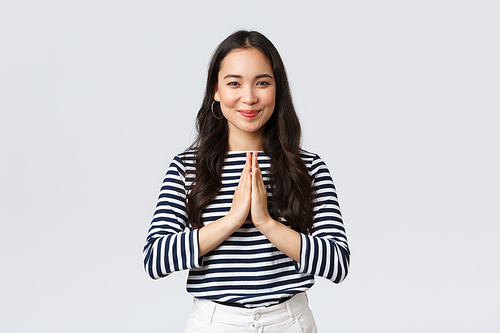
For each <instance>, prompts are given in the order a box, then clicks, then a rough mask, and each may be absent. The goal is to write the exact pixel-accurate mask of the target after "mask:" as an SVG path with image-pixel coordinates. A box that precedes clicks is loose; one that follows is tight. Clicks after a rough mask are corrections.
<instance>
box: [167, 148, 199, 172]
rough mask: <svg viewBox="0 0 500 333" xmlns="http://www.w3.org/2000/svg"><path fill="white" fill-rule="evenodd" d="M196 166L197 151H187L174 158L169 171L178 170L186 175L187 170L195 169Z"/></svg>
mask: <svg viewBox="0 0 500 333" xmlns="http://www.w3.org/2000/svg"><path fill="white" fill-rule="evenodd" d="M194 165H195V150H193V149H187V150H185V151H183V152H181V153H179V154H177V155H175V156H174V158H173V159H172V162H171V163H170V167H169V169H176V170H177V171H178V172H179V173H180V174H184V173H185V172H186V170H190V169H192V168H194Z"/></svg>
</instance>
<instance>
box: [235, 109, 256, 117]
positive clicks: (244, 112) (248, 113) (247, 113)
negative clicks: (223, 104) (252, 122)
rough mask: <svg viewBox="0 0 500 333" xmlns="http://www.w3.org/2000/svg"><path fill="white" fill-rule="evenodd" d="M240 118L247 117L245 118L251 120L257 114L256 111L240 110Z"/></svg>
mask: <svg viewBox="0 0 500 333" xmlns="http://www.w3.org/2000/svg"><path fill="white" fill-rule="evenodd" d="M238 112H239V113H240V114H241V115H242V116H244V117H247V118H253V117H255V116H256V115H258V114H259V111H258V110H241V111H238Z"/></svg>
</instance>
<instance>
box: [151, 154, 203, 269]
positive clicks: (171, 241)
mask: <svg viewBox="0 0 500 333" xmlns="http://www.w3.org/2000/svg"><path fill="white" fill-rule="evenodd" d="M184 173H185V169H184V166H183V164H182V160H181V158H180V157H178V156H176V157H175V158H174V160H173V161H172V163H171V164H170V167H169V168H168V170H167V174H166V175H165V178H164V180H163V184H162V187H161V190H160V195H159V198H158V204H157V205H156V210H155V213H154V215H153V220H152V221H151V226H150V228H149V232H148V235H147V239H146V245H145V246H144V251H143V255H144V268H145V269H146V271H147V272H148V274H149V275H150V276H151V278H153V279H158V278H161V277H164V276H167V275H169V274H170V273H172V272H174V271H180V270H184V269H190V268H199V267H201V264H202V260H200V259H199V251H200V250H199V246H198V232H199V230H188V231H185V229H186V226H187V214H186V205H185V202H186V200H185V199H186V192H185V188H184Z"/></svg>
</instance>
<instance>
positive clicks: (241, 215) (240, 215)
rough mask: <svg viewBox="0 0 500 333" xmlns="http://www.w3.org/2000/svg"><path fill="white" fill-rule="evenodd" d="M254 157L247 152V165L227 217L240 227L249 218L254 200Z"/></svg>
mask: <svg viewBox="0 0 500 333" xmlns="http://www.w3.org/2000/svg"><path fill="white" fill-rule="evenodd" d="M251 170H252V157H251V154H250V153H247V156H246V161H245V166H244V167H243V171H242V172H241V176H240V182H239V183H238V186H237V187H236V190H235V191H234V195H233V202H232V204H231V209H230V210H229V213H227V215H226V219H228V220H230V221H233V222H234V223H235V224H236V225H237V226H238V227H239V226H241V225H242V224H243V223H245V221H246V220H247V218H248V214H249V213H250V206H251V202H252V175H251V174H250V172H251Z"/></svg>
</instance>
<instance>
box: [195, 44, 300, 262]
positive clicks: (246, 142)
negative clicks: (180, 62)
mask: <svg viewBox="0 0 500 333" xmlns="http://www.w3.org/2000/svg"><path fill="white" fill-rule="evenodd" d="M214 98H215V100H216V101H220V105H221V110H222V113H223V114H224V117H226V119H227V120H228V127H229V142H228V143H229V149H230V150H239V151H253V153H250V152H247V155H246V162H245V166H244V168H243V171H242V173H241V176H240V181H239V184H238V186H237V187H236V190H235V192H234V196H233V201H232V204H231V209H230V210H229V213H228V214H227V215H226V216H224V217H222V218H220V219H218V220H217V221H214V222H212V223H210V224H208V225H206V226H204V227H202V228H200V230H199V248H200V257H201V256H203V255H205V254H206V253H208V252H210V251H211V250H213V249H214V248H215V247H217V246H218V245H219V244H220V243H222V242H223V241H224V240H225V239H226V238H227V237H229V236H230V235H231V234H232V233H233V232H235V231H236V230H238V229H239V228H240V227H241V226H242V225H243V223H244V222H245V220H246V219H247V217H248V216H250V219H251V220H252V222H253V224H254V225H255V227H256V228H257V229H258V230H259V231H260V232H261V233H262V234H263V235H265V236H266V237H267V238H268V239H269V240H270V241H271V242H272V243H273V244H274V246H276V248H278V249H279V250H280V251H281V252H283V253H284V254H286V255H287V256H289V257H290V258H292V259H293V260H295V261H296V262H298V263H299V262H300V246H301V240H300V234H299V233H298V232H296V231H295V230H292V229H290V228H288V227H287V226H285V225H284V224H282V223H281V222H279V221H276V220H274V219H273V218H271V216H270V215H269V210H268V207H267V190H266V188H265V186H264V180H263V178H262V173H261V171H260V168H259V163H258V162H257V154H258V153H257V150H262V141H263V130H264V125H265V124H266V122H267V121H268V120H269V118H270V117H271V115H272V113H273V112H274V105H275V98H276V84H275V82H274V78H273V71H272V68H271V65H270V63H269V60H268V59H267V58H266V57H265V56H264V55H263V54H262V53H261V52H260V51H259V50H257V49H254V48H252V49H243V50H234V51H232V52H230V53H229V54H228V55H227V56H226V57H225V58H224V59H223V61H222V65H221V69H220V71H219V84H218V86H217V87H216V89H215V93H214ZM256 111H258V114H257V115H255V116H254V117H245V116H244V115H242V113H247V114H248V113H250V114H252V113H255V112H256Z"/></svg>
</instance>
